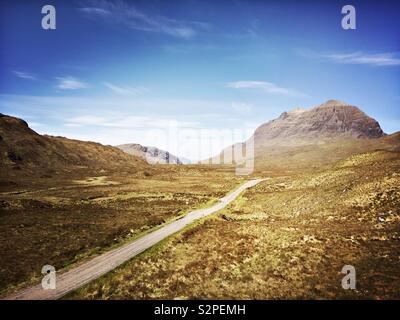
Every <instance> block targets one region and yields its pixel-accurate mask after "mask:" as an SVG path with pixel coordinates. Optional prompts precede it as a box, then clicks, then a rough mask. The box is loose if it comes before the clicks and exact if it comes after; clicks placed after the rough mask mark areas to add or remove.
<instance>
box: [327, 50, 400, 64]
mask: <svg viewBox="0 0 400 320" xmlns="http://www.w3.org/2000/svg"><path fill="white" fill-rule="evenodd" d="M321 56H322V57H323V58H326V59H329V60H332V61H334V62H337V63H344V64H366V65H371V66H378V67H382V66H399V65H400V58H398V57H396V56H395V55H394V54H393V53H378V54H365V53H362V52H354V53H333V54H325V55H321Z"/></svg>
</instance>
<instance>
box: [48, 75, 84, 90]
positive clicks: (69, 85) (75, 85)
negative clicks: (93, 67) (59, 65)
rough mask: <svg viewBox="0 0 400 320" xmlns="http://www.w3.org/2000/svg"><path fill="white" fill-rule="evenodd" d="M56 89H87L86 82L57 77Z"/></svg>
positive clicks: (72, 78)
mask: <svg viewBox="0 0 400 320" xmlns="http://www.w3.org/2000/svg"><path fill="white" fill-rule="evenodd" d="M56 80H57V85H56V87H57V88H58V89H61V90H77V89H85V88H88V87H89V84H87V83H86V82H83V81H80V80H78V79H76V78H74V77H58V78H56Z"/></svg>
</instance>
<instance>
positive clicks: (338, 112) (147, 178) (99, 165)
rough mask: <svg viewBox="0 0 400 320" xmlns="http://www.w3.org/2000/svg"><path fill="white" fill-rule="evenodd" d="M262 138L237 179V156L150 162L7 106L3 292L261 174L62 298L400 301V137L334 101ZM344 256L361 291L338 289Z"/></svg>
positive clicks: (2, 137) (261, 132) (287, 118)
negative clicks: (51, 132)
mask: <svg viewBox="0 0 400 320" xmlns="http://www.w3.org/2000/svg"><path fill="white" fill-rule="evenodd" d="M253 138H254V144H255V148H254V154H253V155H248V156H253V157H254V160H255V161H254V163H255V167H254V170H253V172H252V174H250V175H247V176H237V175H235V169H236V163H235V159H225V160H229V161H227V162H228V163H230V164H229V165H223V164H222V165H206V164H202V165H194V164H193V165H186V164H185V165H183V164H182V163H181V162H178V158H176V157H175V156H173V157H174V158H173V159H174V160H173V163H175V164H172V165H171V164H160V163H158V164H153V163H152V162H150V163H148V162H146V161H145V158H146V155H145V152H148V150H147V149H145V148H144V147H143V148H142V147H138V148H139V149H140V152H141V153H139V154H137V153H135V152H136V151H135V152H133V151H132V152H129V153H127V152H124V151H123V150H121V149H120V148H117V147H114V146H106V145H102V144H99V143H94V142H86V141H79V140H72V139H68V138H65V137H54V136H47V135H40V134H38V133H36V132H35V131H33V130H32V129H31V128H30V127H29V125H28V123H26V122H25V121H24V120H22V119H18V118H15V117H12V116H7V115H0V155H1V157H0V160H1V161H0V168H1V171H0V245H1V251H0V271H1V272H0V295H1V296H2V297H5V296H8V295H10V294H13V293H15V292H17V291H20V290H21V289H23V288H26V287H29V286H31V285H35V284H37V283H38V282H40V280H41V278H42V274H41V272H40V271H41V268H42V266H43V265H46V264H50V265H52V266H54V267H55V268H56V270H63V271H68V270H73V269H74V268H76V267H77V266H84V265H85V263H88V262H90V261H92V259H94V258H95V257H99V256H100V255H102V254H105V253H107V252H111V251H110V250H114V249H116V248H122V247H123V246H124V245H127V244H128V243H132V241H134V240H138V239H145V238H143V237H145V236H146V235H148V234H150V233H151V232H153V231H155V230H160V229H162V228H163V227H164V226H166V225H168V223H171V222H172V221H174V220H177V219H180V218H182V219H183V217H185V216H186V215H187V214H188V213H189V212H191V211H193V210H197V209H202V208H209V207H212V206H213V205H215V204H216V203H218V201H219V200H218V199H220V198H222V197H224V196H225V195H226V194H227V193H229V192H230V191H232V190H234V189H235V188H237V187H238V186H239V185H241V184H243V183H245V182H246V181H250V180H253V179H263V181H262V182H260V183H259V184H258V185H257V186H255V187H253V188H252V189H248V190H246V191H244V192H243V193H242V194H241V195H240V196H239V197H238V198H236V199H235V200H234V201H232V202H231V203H230V204H229V205H228V206H227V207H225V208H223V209H222V208H220V209H221V210H219V211H217V212H215V213H214V214H212V215H209V216H207V217H204V218H202V219H200V220H198V221H194V222H193V223H192V224H190V225H187V226H185V228H184V229H183V230H180V231H178V230H176V231H177V232H176V233H175V234H172V235H170V236H169V237H168V238H166V239H163V240H162V241H161V242H159V243H157V244H155V245H154V246H152V247H149V248H147V250H146V251H144V252H142V253H140V254H138V255H137V256H135V257H133V258H132V259H130V260H129V261H127V262H126V263H124V264H123V265H121V266H119V267H118V268H116V269H114V270H113V271H111V272H109V273H107V274H105V275H103V276H102V277H101V278H98V279H96V280H93V279H95V278H93V279H92V280H93V281H92V282H91V283H88V284H86V285H85V286H84V287H82V288H80V289H78V290H77V291H75V292H72V293H70V294H68V295H67V296H66V297H64V298H65V299H204V298H208V299H227V298H228V299H288V298H292V299H321V298H323V299H333V298H357V299H358V298H359V299H364V298H373V299H388V298H399V292H398V289H397V286H393V285H391V284H392V283H397V282H398V281H399V279H400V275H399V271H398V270H399V265H400V261H399V257H400V252H399V246H398V244H399V240H400V235H399V232H398V230H399V227H400V220H399V211H398V210H399V207H400V206H399V201H400V190H399V185H400V183H399V182H400V181H399V177H400V135H399V133H398V132H397V133H393V134H390V135H387V134H385V133H384V132H383V131H382V130H381V128H380V126H379V123H378V122H377V121H376V120H374V119H372V118H370V117H369V116H367V115H366V114H365V113H363V112H362V111H361V110H360V109H359V108H357V107H354V106H351V105H348V104H345V103H343V102H340V101H337V100H329V101H327V102H325V103H323V104H322V105H318V106H315V107H312V108H310V109H308V110H297V109H295V110H293V111H289V112H284V113H282V114H281V116H280V117H279V118H277V119H275V120H271V121H269V122H267V123H265V124H263V125H261V126H260V127H259V128H257V129H256V131H255V133H254V136H253ZM129 146H130V147H129V148H131V147H132V146H133V148H136V147H137V146H139V145H137V144H130V145H129ZM135 150H136V149H135ZM153 151H154V150H153ZM153 151H151V152H153ZM154 152H155V153H151V154H150V155H151V156H154V157H155V158H157V157H158V158H157V159H158V160H160V159H161V160H162V161H161V163H165V162H166V161H165V160H166V159H169V157H170V155H169V153H168V152H166V151H162V150H158V151H154ZM132 153H133V154H132ZM225 154H226V153H224V152H221V154H220V155H219V157H222V156H223V155H225ZM160 157H161V158H160ZM219 160H221V161H220V163H224V159H219ZM163 161H164V162H163ZM156 162H157V161H156ZM224 199H227V198H224ZM177 221H179V220H177ZM343 265H354V266H355V268H356V270H357V275H358V276H357V277H358V280H357V281H358V282H357V283H358V287H357V289H356V290H351V291H345V290H343V288H342V287H341V286H340V280H341V278H342V277H343V275H342V274H341V273H340V271H341V268H342V267H343ZM109 270H111V269H107V271H109Z"/></svg>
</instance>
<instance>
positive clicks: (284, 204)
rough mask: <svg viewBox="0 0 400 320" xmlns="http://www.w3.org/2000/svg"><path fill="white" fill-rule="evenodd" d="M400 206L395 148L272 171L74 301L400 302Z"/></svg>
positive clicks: (398, 161) (80, 292) (399, 165)
mask: <svg viewBox="0 0 400 320" xmlns="http://www.w3.org/2000/svg"><path fill="white" fill-rule="evenodd" d="M399 208H400V155H399V153H396V152H385V151H378V152H372V153H369V154H364V155H359V156H353V157H351V158H350V159H348V160H345V161H342V162H339V163H338V164H337V165H335V166H332V167H330V168H329V169H326V170H321V171H319V172H314V173H303V174H295V175H292V176H285V177H274V178H272V179H270V180H267V181H265V182H264V183H262V184H260V185H259V186H257V187H256V188H254V189H252V190H248V191H246V193H245V194H243V195H242V197H241V198H239V199H238V200H237V201H235V202H234V203H233V204H232V205H230V206H229V208H227V209H226V210H224V211H222V212H220V214H218V215H216V216H212V217H209V218H207V219H205V220H203V221H202V222H199V223H197V224H195V225H194V226H192V227H190V228H188V229H186V230H185V231H183V232H181V233H179V234H177V235H176V236H174V237H172V238H170V239H168V240H167V241H164V242H163V243H162V244H160V245H158V246H156V247H153V248H152V249H151V250H149V251H147V252H146V253H144V254H142V255H141V256H138V257H136V258H134V259H132V260H131V261H130V262H128V263H126V264H125V265H124V266H122V267H120V268H118V269H116V270H115V271H113V272H111V273H110V274H108V275H106V276H104V277H102V278H100V279H99V280H96V281H94V282H93V283H91V284H89V285H87V286H85V287H84V288H82V289H80V290H78V291H77V292H75V293H74V294H72V295H70V296H69V297H68V298H72V299H76V298H79V299H148V298H150V299H177V298H179V299H204V298H208V299H226V298H228V299H288V298H290V299H340V298H355V299H368V298H372V299H390V298H394V299H400V290H399V288H400V287H399V283H400V246H399V241H400V231H399V230H400V212H399ZM222 215H224V217H223V216H222ZM345 264H350V265H353V266H354V267H355V268H356V272H357V289H356V290H344V289H342V287H341V279H342V277H343V276H344V275H343V274H341V269H342V267H343V266H344V265H345Z"/></svg>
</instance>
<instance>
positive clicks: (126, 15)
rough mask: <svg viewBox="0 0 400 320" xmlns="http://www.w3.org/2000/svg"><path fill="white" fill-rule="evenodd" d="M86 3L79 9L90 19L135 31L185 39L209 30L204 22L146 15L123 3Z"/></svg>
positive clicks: (99, 0)
mask: <svg viewBox="0 0 400 320" xmlns="http://www.w3.org/2000/svg"><path fill="white" fill-rule="evenodd" d="M86 3H87V6H85V7H82V8H79V11H81V12H82V13H84V14H86V15H88V16H90V17H98V18H102V19H106V20H109V21H111V22H113V23H119V24H122V25H125V26H127V27H129V28H132V29H135V30H140V31H145V32H156V33H163V34H167V35H170V36H174V37H178V38H186V39H187V38H191V37H192V36H194V35H195V34H196V33H197V32H198V31H200V30H204V29H207V28H209V25H208V24H207V23H204V22H197V21H180V20H175V19H170V18H167V17H164V16H160V15H148V14H146V13H144V12H142V11H139V10H138V9H137V8H136V7H134V6H133V5H129V4H127V3H125V2H123V1H104V0H91V1H87V2H86Z"/></svg>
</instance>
